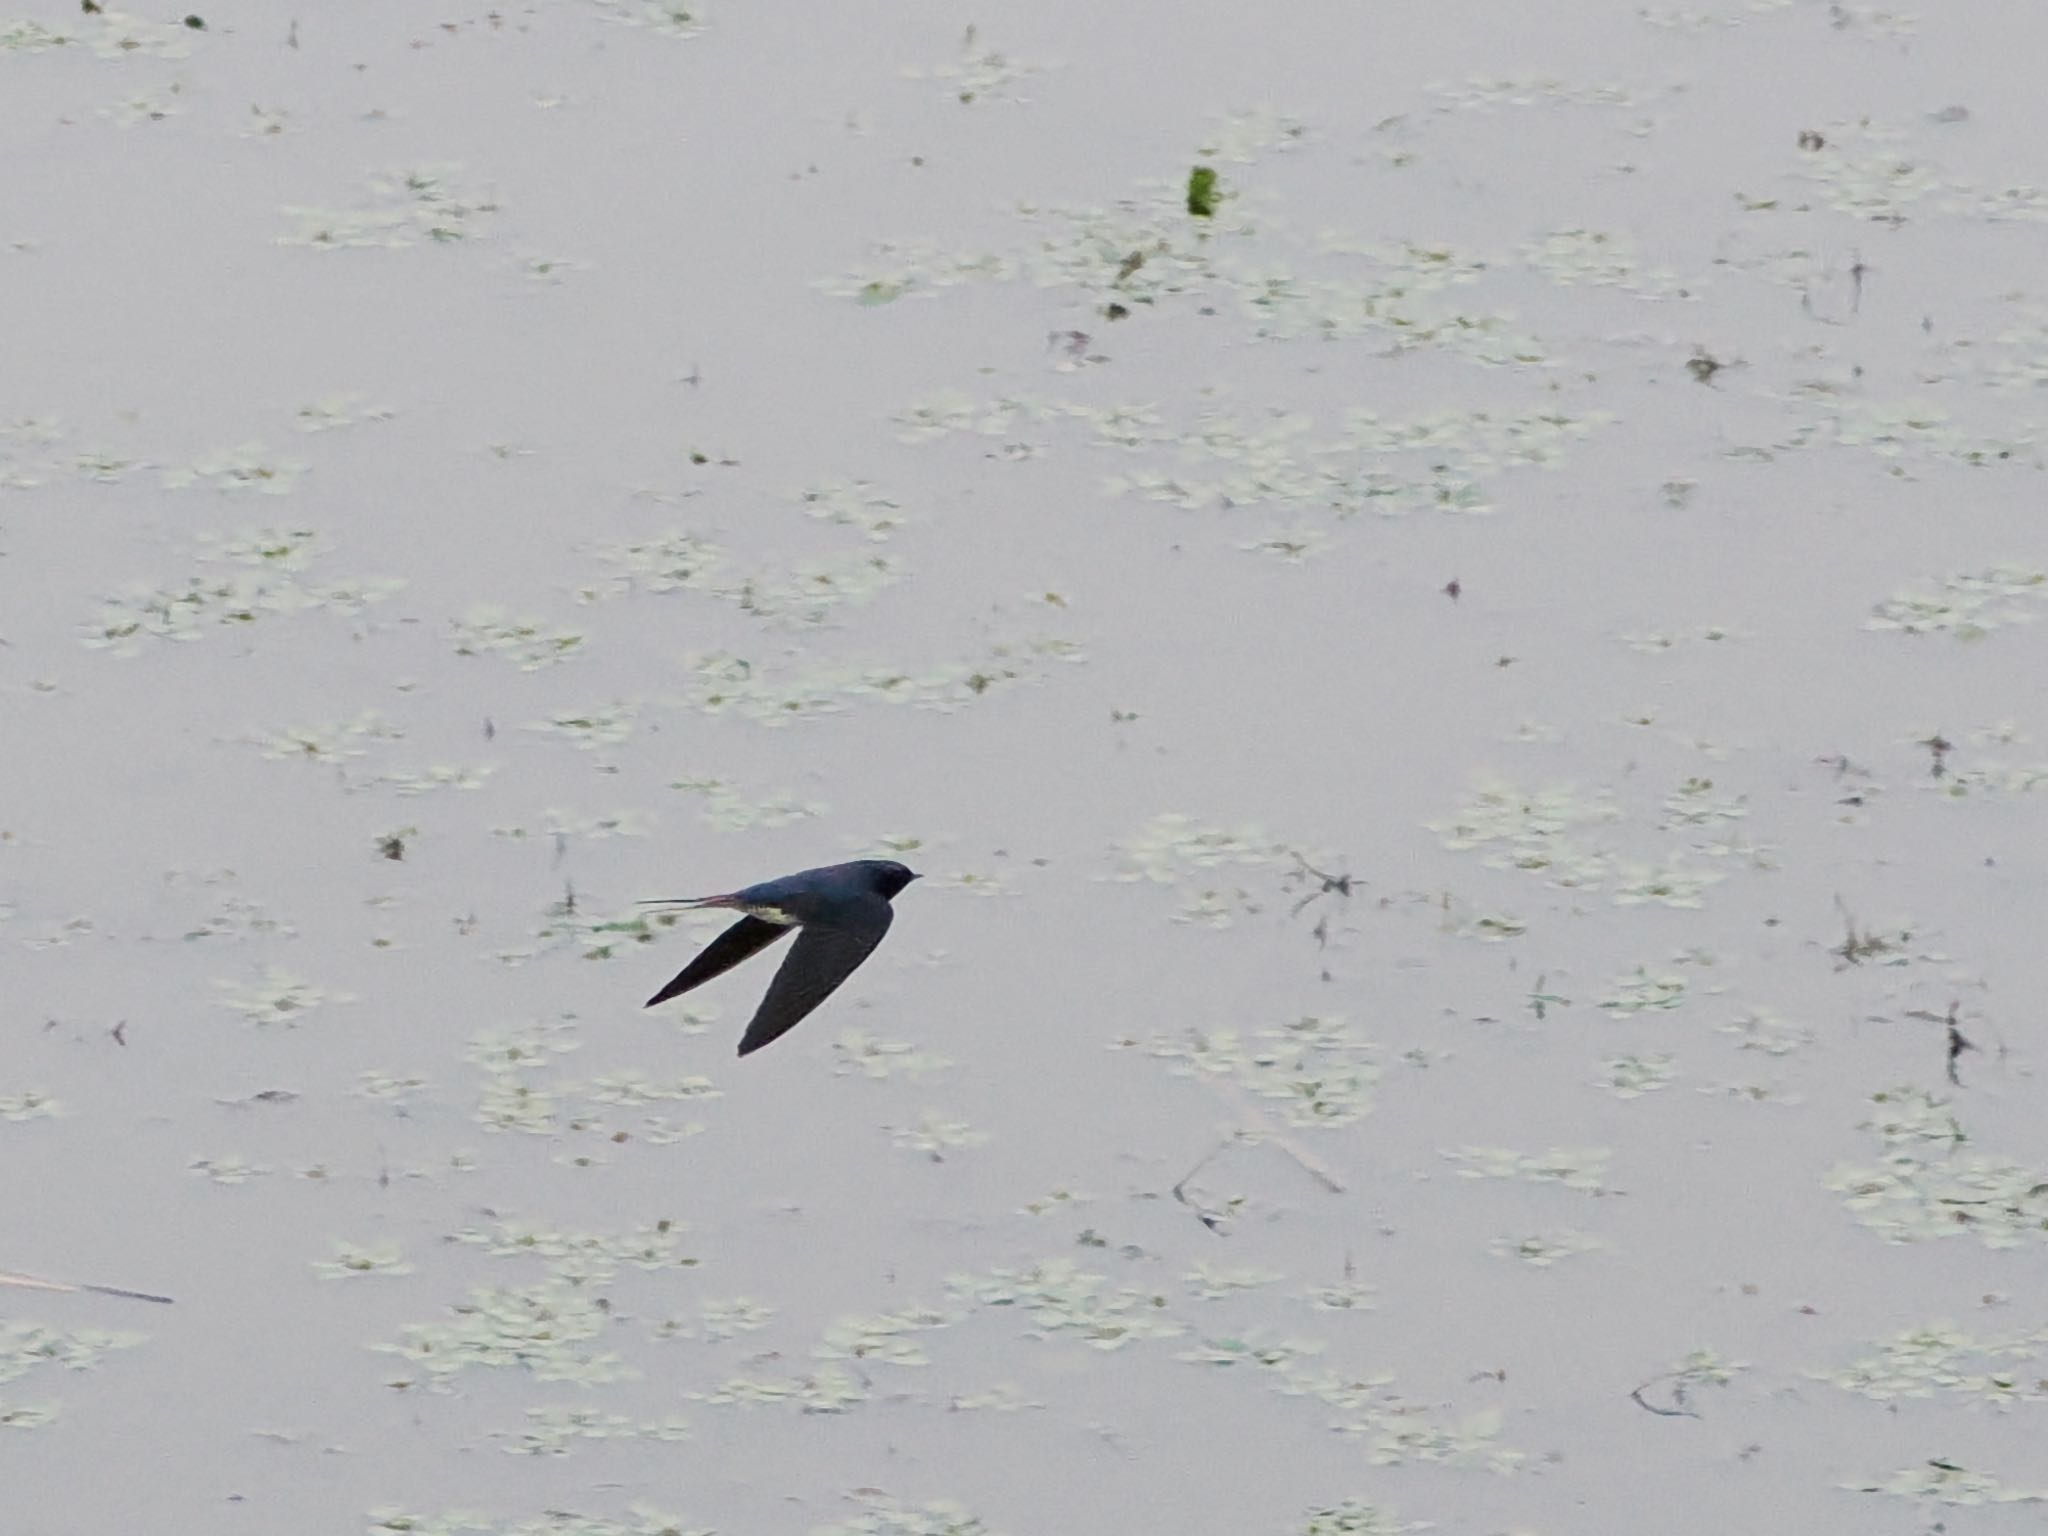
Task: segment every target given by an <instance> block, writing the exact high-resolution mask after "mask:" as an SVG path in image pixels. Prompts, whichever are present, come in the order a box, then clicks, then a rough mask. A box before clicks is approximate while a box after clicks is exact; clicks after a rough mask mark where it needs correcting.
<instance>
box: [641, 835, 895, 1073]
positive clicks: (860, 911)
mask: <svg viewBox="0 0 2048 1536" xmlns="http://www.w3.org/2000/svg"><path fill="white" fill-rule="evenodd" d="M917 878H918V876H917V874H916V873H915V872H914V871H912V870H908V869H905V868H904V867H903V866H902V865H901V864H898V863H897V862H896V861H895V860H893V859H856V860H854V861H853V863H851V864H828V865H826V866H825V867H824V868H823V869H806V870H800V871H799V872H798V873H796V874H793V875H784V876H783V877H782V878H781V879H779V880H764V881H762V882H761V884H759V885H750V886H748V887H747V888H746V889H745V890H740V891H732V892H729V893H728V894H726V895H723V896H697V897H678V898H676V899H674V900H667V901H658V902H647V903H643V905H647V906H677V907H726V908H730V909H731V910H733V911H737V912H744V913H745V914H746V916H745V917H742V918H741V919H740V920H739V921H738V922H736V923H734V924H733V925H732V926H731V927H730V928H728V929H726V930H725V932H723V933H721V934H720V935H719V936H718V937H717V938H715V939H713V940H712V941H711V942H710V943H709V944H707V945H706V946H705V947H704V948H703V949H702V950H701V951H700V952H699V953H698V955H697V958H696V959H694V960H692V961H691V962H690V963H689V964H688V965H686V966H684V967H683V968H682V970H680V971H678V972H677V973H676V977H675V979H674V980H673V981H671V982H670V983H669V984H668V985H667V986H665V987H663V988H662V989H661V990H660V991H659V992H657V993H655V994H654V996H652V997H650V998H649V999H647V1006H648V1007H649V1008H652V1007H653V1006H654V1005H655V1004H656V1003H665V1002H667V1001H668V1000H669V999H670V998H672V997H680V996H682V995H683V993H685V992H688V991H689V990H690V989H691V988H693V987H699V986H702V985H703V984H704V983H705V982H707V981H709V980H711V979H712V978H713V977H714V976H723V975H724V974H725V973H726V972H727V971H729V970H731V969H732V968H733V967H734V966H736V965H738V964H739V963H740V962H741V961H742V960H745V959H746V958H747V957H748V956H750V955H754V954H758V953H759V952H760V951H762V950H764V949H766V948H767V947H768V946H769V945H770V944H773V943H774V942H775V941H776V940H777V939H779V938H781V937H783V936H784V935H785V934H788V933H790V932H792V931H793V930H797V929H801V930H802V932H800V933H798V934H797V940H796V946H795V947H794V948H793V949H791V950H790V952H789V958H788V959H786V960H784V961H783V962H782V968H781V969H780V970H778V971H777V972H776V973H775V979H774V980H773V981H771V982H770V983H769V984H768V995H767V996H766V997H764V998H762V999H761V1006H760V1007H759V1008H757V1009H755V1010H754V1021H753V1022H752V1023H751V1024H749V1025H748V1026H747V1032H746V1034H744V1035H742V1036H741V1037H740V1054H741V1055H742V1056H745V1055H747V1054H749V1053H750V1052H753V1051H758V1050H759V1049H761V1047H762V1046H764V1045H766V1044H768V1043H769V1042H770V1041H772V1040H776V1039H779V1038H780V1037H781V1036H783V1035H785V1034H787V1033H788V1032H789V1031H790V1030H791V1029H792V1028H793V1027H794V1026H795V1025H796V1024H797V1023H798V1022H799V1021H800V1020H802V1019H803V1017H804V1016H805V1015H806V1014H808V1013H809V1012H810V1011H811V1010H812V1009H813V1008H816V1007H817V1006H818V1004H820V1003H822V1002H823V1001H825V999H826V998H828V997H830V996H831V995H832V993H833V991H834V990H835V989H836V988H837V987H838V985H839V984H840V983H841V982H842V981H844V980H846V978H847V977H849V976H851V975H852V974H853V973H854V970H855V969H856V968H857V967H858V966H859V965H860V963H861V961H863V960H865V959H867V957H868V956H869V955H870V954H872V953H874V948H875V946H876V945H877V944H879V943H881V942H882V935H883V934H885V933H887V932H888V931H889V922H890V920H891V919H892V918H893V917H894V916H895V915H896V909H895V908H894V907H892V906H890V905H889V898H890V897H892V896H894V895H895V894H896V893H897V892H898V891H900V890H902V889H903V888H904V887H905V886H906V885H908V884H910V882H911V881H913V880H915V879H917Z"/></svg>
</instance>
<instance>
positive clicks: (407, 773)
mask: <svg viewBox="0 0 2048 1536" xmlns="http://www.w3.org/2000/svg"><path fill="white" fill-rule="evenodd" d="M497 771H498V770H497V769H496V768H495V767H492V766H490V765H488V764H486V765H484V766H482V767H464V766H463V765H461V764H459V763H430V764H428V765H427V766H426V767H425V768H421V769H418V770H411V769H398V770H394V771H393V772H390V773H380V774H377V775H376V776H375V777H373V778H372V779H370V781H369V782H370V783H372V784H378V785H382V786H383V787H385V788H387V789H389V790H391V791H392V792H393V793H395V794H400V795H407V796H411V795H431V794H433V793H434V792H435V791H436V790H442V789H481V788H482V787H483V784H484V781H485V780H486V779H488V778H489V777H490V776H491V775H492V774H494V773H496V772H497Z"/></svg>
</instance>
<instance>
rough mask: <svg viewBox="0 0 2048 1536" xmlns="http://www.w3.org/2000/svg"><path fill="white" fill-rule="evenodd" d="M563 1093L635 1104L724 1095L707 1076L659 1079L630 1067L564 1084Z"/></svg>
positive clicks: (604, 1101)
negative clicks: (579, 1081)
mask: <svg viewBox="0 0 2048 1536" xmlns="http://www.w3.org/2000/svg"><path fill="white" fill-rule="evenodd" d="M562 1091H563V1092H564V1093H577V1094H581V1095H582V1096H583V1097H584V1098H586V1099H588V1100H590V1101H591V1102H592V1103H593V1104H618V1105H623V1106H627V1107H633V1106H637V1105H641V1104H657V1103H661V1102H663V1101H665V1100H675V1099H715V1098H719V1097H721V1094H720V1092H719V1090H718V1089H717V1088H716V1087H714V1086H713V1085H712V1082H711V1079H710V1078H708V1077H694V1076H683V1077H672V1078H668V1079H666V1080H665V1081H664V1080H658V1079H655V1078H651V1077H649V1076H648V1075H647V1074H646V1073H645V1072H641V1071H638V1070H634V1069H627V1070H624V1071H619V1072H610V1073H606V1074H605V1075H603V1076H601V1077H593V1078H592V1079H591V1080H590V1081H589V1082H587V1083H581V1084H571V1085H565V1086H564V1087H563V1089H562Z"/></svg>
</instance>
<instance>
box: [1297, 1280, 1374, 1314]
mask: <svg viewBox="0 0 2048 1536" xmlns="http://www.w3.org/2000/svg"><path fill="white" fill-rule="evenodd" d="M1301 1295H1302V1299H1303V1300H1305V1301H1307V1302H1308V1304H1309V1305H1310V1306H1312V1307H1315V1308H1317V1309H1318V1310H1320V1311H1324V1312H1370V1311H1372V1310H1373V1308H1374V1307H1376V1306H1377V1305H1378V1304H1379V1303H1378V1299H1377V1293H1376V1292H1375V1291H1374V1290H1373V1288H1372V1287H1371V1286H1369V1285H1366V1284H1364V1283H1362V1282H1360V1281H1357V1280H1351V1279H1346V1280H1342V1281H1340V1282H1338V1283H1337V1284H1336V1285H1312V1286H1310V1287H1309V1288H1308V1289H1307V1290H1305V1291H1303V1292H1302V1293H1301Z"/></svg>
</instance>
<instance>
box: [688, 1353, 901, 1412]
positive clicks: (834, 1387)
mask: <svg viewBox="0 0 2048 1536" xmlns="http://www.w3.org/2000/svg"><path fill="white" fill-rule="evenodd" d="M869 1396H870V1393H869V1392H868V1389H867V1388H866V1387H864V1386H863V1385H861V1383H860V1382H859V1381H857V1380H856V1379H855V1378H854V1377H853V1376H852V1375H851V1374H849V1373H848V1372H847V1371H846V1370H845V1369H844V1368H842V1367H840V1366H837V1365H827V1366H823V1367H821V1368H820V1369H819V1370H818V1372H817V1373H816V1374H815V1375H811V1376H784V1377H756V1376H734V1377H731V1378H729V1379H727V1380H726V1381H724V1382H722V1383H720V1384H719V1385H718V1386H717V1387H716V1388H714V1389H713V1390H712V1391H710V1392H707V1393H704V1394H703V1398H704V1401H705V1402H707V1403H716V1404H718V1405H719V1406H721V1407H741V1408H763V1407H781V1406H788V1407H793V1408H796V1409H798V1410H799V1411H801V1412H803V1413H847V1412H850V1411H852V1410H853V1409H855V1408H858V1407H859V1406H860V1405H861V1404H862V1403H864V1402H866V1401H867V1400H868V1398H869Z"/></svg>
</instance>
